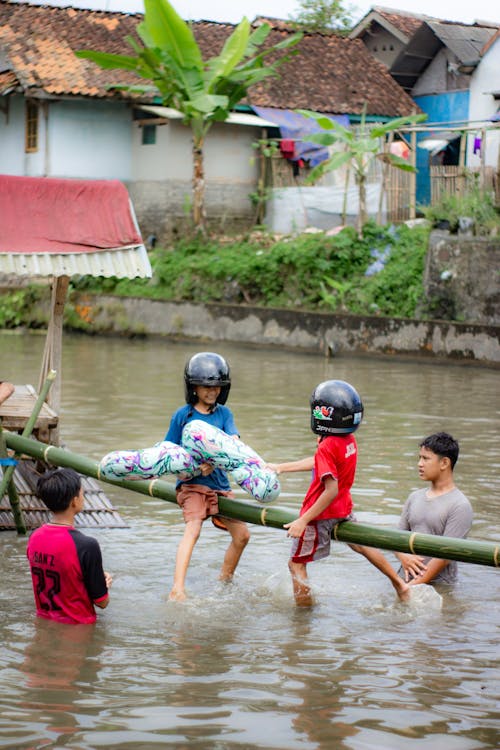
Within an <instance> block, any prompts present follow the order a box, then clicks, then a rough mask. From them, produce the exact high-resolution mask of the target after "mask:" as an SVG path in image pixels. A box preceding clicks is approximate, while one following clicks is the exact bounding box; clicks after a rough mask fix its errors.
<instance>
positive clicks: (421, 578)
mask: <svg viewBox="0 0 500 750" xmlns="http://www.w3.org/2000/svg"><path fill="white" fill-rule="evenodd" d="M449 564H450V561H449V560H441V558H439V557H433V558H432V560H429V562H428V563H427V565H425V566H424V567H425V570H422V571H421V572H420V573H419V574H418V575H416V576H415V577H414V578H412V580H411V581H410V583H412V584H413V585H414V584H416V583H430V582H431V581H433V580H434V578H436V576H438V575H439V574H440V573H441V571H442V570H444V568H446V566H447V565H449Z"/></svg>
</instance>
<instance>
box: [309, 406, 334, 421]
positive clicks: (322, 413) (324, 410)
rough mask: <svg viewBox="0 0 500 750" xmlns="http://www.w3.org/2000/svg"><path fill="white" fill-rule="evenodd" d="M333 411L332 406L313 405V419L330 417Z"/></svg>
mask: <svg viewBox="0 0 500 750" xmlns="http://www.w3.org/2000/svg"><path fill="white" fill-rule="evenodd" d="M334 411H335V409H334V408H333V406H315V407H314V410H313V413H312V415H313V417H314V418H315V419H331V418H332V415H333V412H334Z"/></svg>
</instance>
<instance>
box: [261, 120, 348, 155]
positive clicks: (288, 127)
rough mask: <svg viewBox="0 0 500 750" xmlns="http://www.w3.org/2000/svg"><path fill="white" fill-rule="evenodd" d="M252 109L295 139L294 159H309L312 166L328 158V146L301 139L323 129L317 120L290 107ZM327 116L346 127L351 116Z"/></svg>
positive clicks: (283, 136)
mask: <svg viewBox="0 0 500 750" xmlns="http://www.w3.org/2000/svg"><path fill="white" fill-rule="evenodd" d="M252 109H253V110H254V111H255V113H256V114H257V115H259V117H262V118H264V120H269V121H270V122H274V123H275V124H276V126H277V127H278V128H279V129H280V133H281V137H282V138H290V139H291V140H293V141H295V154H294V157H293V161H298V160H299V159H303V160H304V161H308V162H309V164H310V165H311V167H315V166H316V165H317V164H321V162H322V161H325V160H326V159H328V149H327V148H325V147H324V146H319V145H318V144H316V143H310V142H307V141H304V140H301V139H303V138H304V136H307V135H308V134H310V133H318V132H320V131H321V127H320V126H319V125H318V123H317V122H316V120H313V119H311V118H310V117H305V116H304V115H301V114H299V113H298V112H295V111H293V110H289V109H273V108H270V107H252ZM325 117H328V118H329V119H330V120H332V121H335V122H338V123H339V124H340V125H344V126H345V127H347V126H348V125H349V117H348V116H347V115H325Z"/></svg>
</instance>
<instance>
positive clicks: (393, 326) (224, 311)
mask: <svg viewBox="0 0 500 750" xmlns="http://www.w3.org/2000/svg"><path fill="white" fill-rule="evenodd" d="M72 302H73V305H74V306H75V310H76V311H77V313H78V314H79V315H81V317H82V319H84V320H86V321H87V322H90V323H91V324H92V327H93V329H94V330H95V331H96V332H97V331H100V332H106V333H115V334H125V335H155V336H166V337H170V338H179V339H196V340H200V341H207V342H208V341H236V342H241V343H248V344H258V345H270V346H282V347H287V348H296V349H302V350H305V351H311V352H318V351H319V352H323V353H325V354H326V355H336V354H340V353H343V352H344V353H366V354H388V355H395V354H404V355H412V356H415V355H424V356H426V357H435V358H453V359H458V360H463V361H467V360H468V361H474V362H482V363H485V364H494V363H499V362H500V342H499V331H500V327H498V326H488V325H470V324H465V323H448V322H441V321H419V320H408V319H396V318H380V317H374V316H370V317H362V316H353V315H334V314H330V313H307V312H295V311H292V310H273V309H264V308H258V307H249V306H244V305H216V304H210V305H208V304H207V305H194V304H190V303H185V302H178V303H176V302H160V301H156V300H147V299H139V298H131V297H127V298H120V297H110V296H99V297H97V296H96V297H92V296H90V295H85V294H75V295H73V297H72Z"/></svg>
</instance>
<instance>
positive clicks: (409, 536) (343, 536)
mask: <svg viewBox="0 0 500 750" xmlns="http://www.w3.org/2000/svg"><path fill="white" fill-rule="evenodd" d="M4 435H5V440H6V444H7V446H8V447H9V448H11V449H12V450H14V451H16V452H17V453H19V454H23V453H24V454H27V455H29V456H32V457H33V458H37V459H41V460H44V461H46V462H47V463H50V464H53V465H55V466H69V467H71V468H73V469H75V470H76V471H78V472H80V473H81V474H85V475H87V476H89V477H93V478H94V479H98V480H100V481H104V482H108V483H109V484H112V485H115V486H119V487H123V488H124V489H128V490H132V491H134V492H140V493H141V494H143V495H149V496H150V497H156V498H159V499H161V500H166V501H167V502H171V503H175V504H177V500H176V496H175V487H174V486H173V485H171V484H169V483H168V482H164V481H163V480H161V479H153V480H137V481H111V480H107V479H104V477H101V476H100V471H99V464H98V463H97V462H95V461H92V460H91V459H89V458H86V457H85V456H81V455H79V454H77V453H71V452H70V451H67V450H64V449H62V448H58V447H56V446H53V445H46V444H45V443H40V442H39V441H37V440H32V439H29V438H25V437H22V436H20V435H16V434H14V433H10V432H7V431H5V432H4ZM219 508H220V512H221V515H224V516H228V517H230V518H237V519H240V520H242V521H247V522H248V523H252V524H257V525H260V526H271V527H274V528H278V529H283V524H285V523H289V522H290V521H293V520H294V518H296V515H297V514H296V513H295V512H293V511H291V510H288V509H286V508H280V507H278V506H276V505H258V504H257V503H252V502H243V501H239V500H230V499H228V498H224V497H219ZM333 536H334V538H335V539H336V540H337V541H340V542H347V543H349V542H352V543H354V544H365V545H367V546H369V547H379V548H381V549H387V550H394V551H398V552H411V553H413V554H417V555H425V556H431V557H439V558H442V559H445V560H458V561H459V562H469V563H475V564H477V565H487V566H490V567H496V568H498V567H500V543H498V544H497V543H493V542H483V541H475V540H471V539H456V538H452V537H442V536H434V535H432V534H416V533H413V532H409V531H401V530H398V529H388V528H380V527H374V526H369V525H367V524H361V523H353V522H350V521H344V522H343V523H341V524H339V525H338V526H336V527H335V528H334V532H333Z"/></svg>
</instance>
